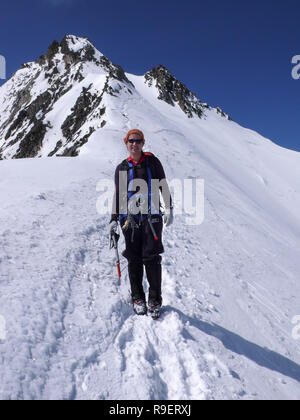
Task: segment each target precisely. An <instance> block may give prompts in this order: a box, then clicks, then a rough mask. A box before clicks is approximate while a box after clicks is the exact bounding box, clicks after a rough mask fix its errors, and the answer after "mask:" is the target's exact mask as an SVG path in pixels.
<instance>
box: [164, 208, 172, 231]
mask: <svg viewBox="0 0 300 420" xmlns="http://www.w3.org/2000/svg"><path fill="white" fill-rule="evenodd" d="M173 220H174V215H173V207H171V208H169V209H166V213H165V214H164V224H165V225H166V227H168V226H170V225H171V224H172V223H173Z"/></svg>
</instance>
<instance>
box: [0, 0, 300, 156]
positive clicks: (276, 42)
mask: <svg viewBox="0 0 300 420" xmlns="http://www.w3.org/2000/svg"><path fill="white" fill-rule="evenodd" d="M0 7H1V9H0V10H1V25H0V55H2V56H4V57H5V59H6V71H7V76H10V75H11V74H12V73H13V72H14V71H16V70H17V69H19V67H20V65H21V64H22V63H24V62H28V61H33V60H35V59H36V58H38V57H39V56H40V55H41V54H43V53H45V52H46V50H47V47H48V46H49V45H50V43H51V42H52V41H53V40H54V39H56V40H58V41H61V39H62V38H63V36H64V35H65V34H74V35H77V36H87V37H88V38H89V39H90V41H92V42H93V43H94V44H95V46H96V47H97V48H98V49H99V50H100V51H101V52H102V53H103V54H104V55H106V56H107V57H108V58H109V59H110V60H112V61H113V62H114V63H115V64H120V65H121V66H122V67H123V68H124V69H125V71H127V72H129V73H133V74H144V73H145V72H146V71H148V70H150V69H151V68H153V67H155V66H157V65H158V64H163V65H165V66H166V67H167V68H168V69H169V70H170V71H171V72H172V73H173V74H174V76H175V77H176V78H178V79H179V80H180V81H182V82H183V83H184V84H185V85H186V86H187V87H188V88H189V89H191V90H192V91H193V92H194V93H196V95H197V96H198V97H199V98H200V99H201V100H203V101H205V102H207V103H208V104H209V105H212V106H220V107H221V108H222V109H223V110H224V111H225V112H227V113H228V114H229V115H230V116H231V117H232V118H233V120H234V121H236V122H238V123H239V124H241V125H243V126H245V127H248V128H251V129H254V130H256V131H258V132H259V133H261V134H262V135H264V136H265V137H268V138H270V139H271V140H273V141H275V142H276V143H278V144H280V145H282V146H284V147H288V148H292V149H295V150H298V151H300V129H299V128H300V118H299V110H300V95H299V92H300V79H299V80H294V79H293V78H292V76H291V72H292V68H293V65H292V63H291V60H292V57H293V56H295V55H300V1H299V0H285V1H284V2H283V1H278V0H261V1H258V0H252V1H245V0H205V1H202V0H198V1H196V0H192V1H191V0H185V1H179V0H177V1H175V0H173V1H171V0H159V1H158V0H151V1H145V0H139V1H138V0H126V1H124V0H123V1H120V0H114V1H112V2H109V1H102V0H28V1H24V0H1V5H0ZM2 82H3V81H1V80H0V84H2Z"/></svg>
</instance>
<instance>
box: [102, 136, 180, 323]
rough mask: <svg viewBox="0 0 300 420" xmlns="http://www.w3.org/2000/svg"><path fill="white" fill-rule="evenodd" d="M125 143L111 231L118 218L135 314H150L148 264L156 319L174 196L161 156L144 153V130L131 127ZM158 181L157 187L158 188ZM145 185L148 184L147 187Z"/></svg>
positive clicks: (117, 169)
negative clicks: (165, 236)
mask: <svg viewBox="0 0 300 420" xmlns="http://www.w3.org/2000/svg"><path fill="white" fill-rule="evenodd" d="M124 142H125V145H126V147H127V150H128V152H129V155H130V156H129V157H128V158H127V159H125V160H124V161H123V162H122V163H120V164H119V165H118V166H117V168H116V171H115V196H114V208H113V212H112V215H111V220H110V225H109V230H110V234H111V235H112V234H113V232H115V231H116V230H117V227H118V221H119V222H120V225H121V227H122V231H123V234H124V237H125V244H126V249H125V251H124V252H123V253H122V254H123V256H124V257H125V258H126V259H127V260H128V274H129V280H130V286H131V297H132V304H133V309H134V311H135V313H137V314H138V315H145V314H146V313H147V306H146V298H145V293H144V290H143V271H144V268H143V266H144V265H145V269H146V275H147V280H148V283H149V296H148V310H149V312H150V313H151V315H152V316H153V318H156V317H158V316H159V314H160V308H161V305H162V296H161V281H162V270H161V260H162V257H161V255H160V254H162V253H163V252H164V248H163V244H162V229H163V218H164V223H165V226H169V225H171V223H172V222H173V207H172V198H171V194H170V190H169V187H168V184H167V182H166V176H165V172H164V169H163V167H162V164H161V163H160V161H159V159H158V158H157V157H155V156H154V155H153V154H152V153H145V152H143V146H144V144H145V138H144V134H143V132H142V131H140V130H137V129H134V130H130V131H129V132H128V133H127V134H126V137H125V138H124ZM120 174H121V176H120ZM124 175H125V181H124V178H123V182H122V176H124ZM155 182H157V183H156V186H158V188H156V189H155V188H154V186H155ZM158 182H159V185H158ZM121 184H122V185H121ZM137 184H139V185H138V186H137ZM140 184H141V185H140ZM143 186H146V189H145V188H143ZM159 192H161V193H162V196H163V201H164V205H165V214H164V216H163V215H162V213H161V211H160V210H161V205H160V194H159ZM124 199H125V202H124ZM120 200H121V201H122V203H121V201H120ZM124 203H125V204H124Z"/></svg>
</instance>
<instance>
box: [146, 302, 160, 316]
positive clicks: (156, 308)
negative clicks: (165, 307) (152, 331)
mask: <svg viewBox="0 0 300 420" xmlns="http://www.w3.org/2000/svg"><path fill="white" fill-rule="evenodd" d="M148 311H149V315H150V316H151V317H152V319H157V318H159V317H160V314H161V303H159V302H156V303H155V302H151V301H150V302H148Z"/></svg>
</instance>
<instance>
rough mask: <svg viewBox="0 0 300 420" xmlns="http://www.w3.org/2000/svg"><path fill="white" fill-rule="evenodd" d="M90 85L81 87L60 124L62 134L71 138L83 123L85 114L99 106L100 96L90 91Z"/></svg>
mask: <svg viewBox="0 0 300 420" xmlns="http://www.w3.org/2000/svg"><path fill="white" fill-rule="evenodd" d="M91 87H92V86H91V85H90V86H89V87H88V88H83V89H82V92H81V94H80V96H79V98H78V99H77V101H76V104H75V105H74V107H73V108H72V109H71V111H72V114H70V115H69V116H68V117H67V119H66V120H65V121H64V123H63V124H62V126H61V129H62V132H63V135H64V136H65V137H66V138H67V139H68V141H70V140H72V137H73V135H74V134H75V133H76V132H77V131H78V130H79V129H80V127H81V126H82V125H83V124H84V123H85V121H86V118H87V116H88V115H89V114H90V113H91V112H92V111H93V110H94V109H95V108H97V107H98V106H99V104H100V102H101V100H102V96H97V95H92V94H91V92H90V89H91Z"/></svg>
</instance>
